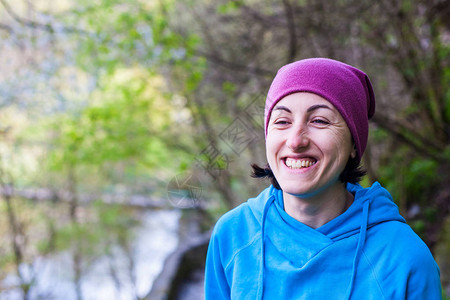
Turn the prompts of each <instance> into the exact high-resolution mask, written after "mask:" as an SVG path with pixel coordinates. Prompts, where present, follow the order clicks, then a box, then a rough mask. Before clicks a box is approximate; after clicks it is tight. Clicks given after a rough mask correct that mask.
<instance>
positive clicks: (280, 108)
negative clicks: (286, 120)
mask: <svg viewBox="0 0 450 300" xmlns="http://www.w3.org/2000/svg"><path fill="white" fill-rule="evenodd" d="M277 110H284V111H285V112H288V113H292V111H291V110H290V109H289V108H287V107H286V106H283V105H279V106H275V108H274V109H273V111H277Z"/></svg>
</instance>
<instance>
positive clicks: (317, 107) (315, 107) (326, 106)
mask: <svg viewBox="0 0 450 300" xmlns="http://www.w3.org/2000/svg"><path fill="white" fill-rule="evenodd" d="M319 108H326V109H329V110H333V109H332V108H331V107H329V106H328V105H325V104H316V105H313V106H311V107H309V108H308V109H307V110H306V112H308V113H309V112H312V111H314V110H317V109H319Z"/></svg>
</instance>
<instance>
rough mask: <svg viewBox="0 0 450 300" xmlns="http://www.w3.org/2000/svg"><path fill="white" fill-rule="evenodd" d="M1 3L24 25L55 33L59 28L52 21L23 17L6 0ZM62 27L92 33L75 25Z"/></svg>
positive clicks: (0, 2) (72, 30)
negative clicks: (41, 21)
mask: <svg viewBox="0 0 450 300" xmlns="http://www.w3.org/2000/svg"><path fill="white" fill-rule="evenodd" d="M0 4H2V5H3V7H4V8H5V10H6V12H7V13H8V15H10V16H11V17H12V18H13V19H14V20H15V21H16V22H18V23H20V24H22V25H24V26H27V27H31V28H36V29H40V30H44V31H47V32H50V33H55V32H56V31H57V30H55V26H54V25H53V24H51V23H50V22H48V23H40V22H36V21H32V20H27V19H25V18H22V17H21V16H19V15H18V14H16V13H15V12H14V11H13V10H12V8H11V6H10V5H9V4H8V3H7V2H6V0H0ZM61 29H62V30H63V31H64V32H67V33H81V34H86V35H91V33H89V32H88V31H85V30H82V29H79V28H75V27H68V26H61Z"/></svg>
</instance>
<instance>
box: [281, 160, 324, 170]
mask: <svg viewBox="0 0 450 300" xmlns="http://www.w3.org/2000/svg"><path fill="white" fill-rule="evenodd" d="M316 162H317V160H316V159H314V158H300V159H294V158H289V157H288V158H286V159H285V161H284V163H285V164H286V166H287V167H288V168H290V169H302V168H309V167H311V166H313V165H315V164H316Z"/></svg>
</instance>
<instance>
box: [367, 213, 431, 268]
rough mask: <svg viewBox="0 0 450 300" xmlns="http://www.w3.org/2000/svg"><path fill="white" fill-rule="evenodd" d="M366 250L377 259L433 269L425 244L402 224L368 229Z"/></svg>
mask: <svg viewBox="0 0 450 300" xmlns="http://www.w3.org/2000/svg"><path fill="white" fill-rule="evenodd" d="M366 249H367V250H368V252H369V253H372V254H373V255H372V256H375V257H378V259H379V258H380V257H385V258H386V259H387V260H392V261H396V262H397V264H404V265H405V266H409V267H412V268H414V267H416V268H423V267H427V266H428V267H430V266H432V268H434V267H435V264H436V263H435V261H434V258H433V256H432V254H431V251H430V249H429V248H428V246H427V245H426V244H425V242H424V241H423V240H422V239H421V238H420V237H419V236H418V235H417V234H416V233H415V232H414V230H413V229H412V228H411V227H410V226H409V225H408V224H406V223H403V222H398V221H389V222H383V223H380V224H377V225H376V226H373V227H372V228H370V229H369V231H368V240H367V248H366Z"/></svg>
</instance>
